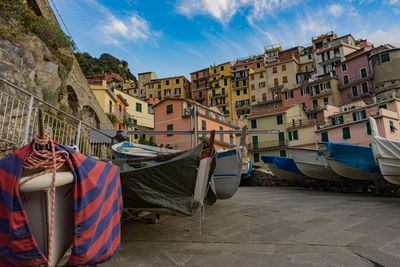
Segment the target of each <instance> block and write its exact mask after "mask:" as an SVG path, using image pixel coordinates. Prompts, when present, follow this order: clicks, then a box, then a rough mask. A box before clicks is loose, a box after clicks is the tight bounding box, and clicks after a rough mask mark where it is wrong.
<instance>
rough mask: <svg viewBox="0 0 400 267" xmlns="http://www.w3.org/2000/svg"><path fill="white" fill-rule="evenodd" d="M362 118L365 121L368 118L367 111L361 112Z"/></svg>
mask: <svg viewBox="0 0 400 267" xmlns="http://www.w3.org/2000/svg"><path fill="white" fill-rule="evenodd" d="M361 117H362V118H363V119H365V118H367V113H366V112H365V110H362V111H361Z"/></svg>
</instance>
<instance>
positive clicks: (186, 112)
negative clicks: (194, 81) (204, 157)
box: [153, 98, 235, 150]
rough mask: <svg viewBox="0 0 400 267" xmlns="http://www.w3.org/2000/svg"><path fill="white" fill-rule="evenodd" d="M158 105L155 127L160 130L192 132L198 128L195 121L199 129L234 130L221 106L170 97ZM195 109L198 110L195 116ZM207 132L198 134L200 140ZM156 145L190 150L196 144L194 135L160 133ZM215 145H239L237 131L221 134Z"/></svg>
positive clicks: (156, 138) (155, 111)
mask: <svg viewBox="0 0 400 267" xmlns="http://www.w3.org/2000/svg"><path fill="white" fill-rule="evenodd" d="M153 108H154V122H155V123H154V130H156V131H166V130H172V131H177V130H180V131H189V130H191V129H194V127H195V123H196V124H197V129H198V130H234V129H235V126H234V125H233V124H232V123H230V122H229V123H228V122H227V121H226V120H225V118H224V114H223V113H221V112H220V111H219V110H218V109H217V108H215V107H214V108H209V107H206V106H204V105H201V104H199V103H197V102H195V101H192V100H188V99H182V98H166V99H164V100H162V101H161V102H159V103H157V104H155V105H154V106H153ZM194 110H197V115H196V116H195V114H194ZM202 137H205V136H203V135H198V138H197V139H198V140H200V139H201V138H202ZM155 141H156V144H158V145H160V144H164V145H167V144H169V145H171V146H172V147H173V148H175V149H179V150H187V149H190V148H191V147H194V146H195V145H196V144H195V137H194V135H193V136H191V135H190V134H188V135H176V134H175V135H174V134H168V135H156V137H155ZM214 144H215V147H216V148H217V149H218V148H228V147H231V146H234V145H235V136H234V135H233V134H217V136H216V137H215V142H214Z"/></svg>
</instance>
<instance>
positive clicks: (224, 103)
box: [217, 100, 229, 107]
mask: <svg viewBox="0 0 400 267" xmlns="http://www.w3.org/2000/svg"><path fill="white" fill-rule="evenodd" d="M228 104H229V101H228V100H226V101H225V102H223V103H217V106H221V107H222V106H227V105H228Z"/></svg>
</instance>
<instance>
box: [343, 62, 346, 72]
mask: <svg viewBox="0 0 400 267" xmlns="http://www.w3.org/2000/svg"><path fill="white" fill-rule="evenodd" d="M346 70H347V65H346V63H344V64H342V71H346Z"/></svg>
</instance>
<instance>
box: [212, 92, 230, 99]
mask: <svg viewBox="0 0 400 267" xmlns="http://www.w3.org/2000/svg"><path fill="white" fill-rule="evenodd" d="M227 96H228V95H227V94H226V93H225V94H215V95H211V97H210V98H211V99H214V98H220V97H227Z"/></svg>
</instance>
